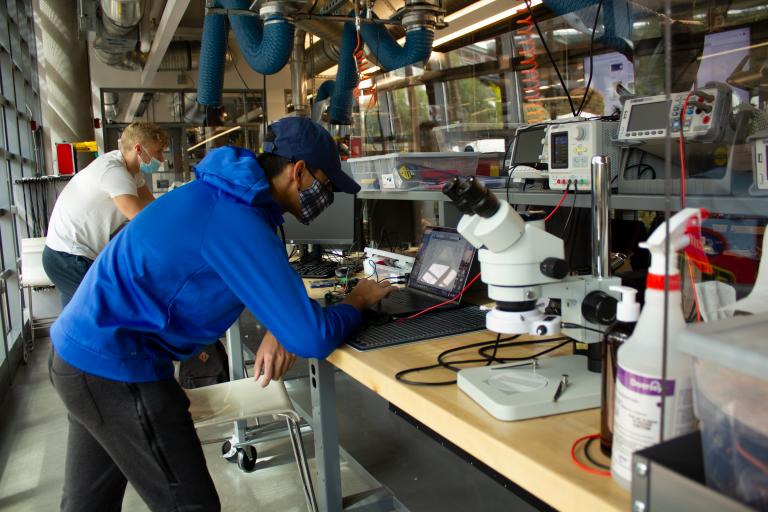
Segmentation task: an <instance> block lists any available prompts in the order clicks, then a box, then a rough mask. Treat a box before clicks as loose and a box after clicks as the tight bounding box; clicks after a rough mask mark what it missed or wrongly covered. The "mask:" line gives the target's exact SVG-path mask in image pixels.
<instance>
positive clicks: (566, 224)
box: [560, 181, 578, 241]
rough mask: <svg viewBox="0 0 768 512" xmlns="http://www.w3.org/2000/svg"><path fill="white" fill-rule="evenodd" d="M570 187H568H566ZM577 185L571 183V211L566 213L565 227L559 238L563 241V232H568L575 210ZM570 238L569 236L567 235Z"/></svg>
mask: <svg viewBox="0 0 768 512" xmlns="http://www.w3.org/2000/svg"><path fill="white" fill-rule="evenodd" d="M568 186H570V185H568ZM577 188H578V184H577V183H576V181H574V182H573V202H571V209H570V211H569V212H568V218H566V219H565V226H563V231H562V232H561V233H560V238H561V239H562V240H563V241H565V238H564V237H565V232H566V231H567V230H568V225H569V224H570V223H571V217H572V216H573V210H575V209H576V192H577ZM569 237H570V234H569Z"/></svg>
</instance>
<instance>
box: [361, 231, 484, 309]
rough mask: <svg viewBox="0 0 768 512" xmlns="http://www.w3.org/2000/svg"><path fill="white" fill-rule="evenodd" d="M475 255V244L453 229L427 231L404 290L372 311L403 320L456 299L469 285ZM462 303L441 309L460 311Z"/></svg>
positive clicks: (397, 292)
mask: <svg viewBox="0 0 768 512" xmlns="http://www.w3.org/2000/svg"><path fill="white" fill-rule="evenodd" d="M475 252H476V250H475V248H474V247H473V246H472V244H470V243H469V242H467V240H466V239H465V238H464V237H463V236H461V235H460V234H459V233H458V232H457V231H456V230H455V229H453V228H444V227H437V226H432V227H428V228H426V229H425V230H424V236H423V237H422V239H421V248H420V249H419V253H418V254H417V255H416V261H415V262H414V264H413V270H411V275H410V277H409V278H408V282H407V283H406V285H405V287H404V288H401V289H400V290H398V291H396V292H394V293H392V294H391V295H390V296H389V297H386V298H385V299H383V300H382V301H381V302H379V303H378V304H376V305H374V306H373V307H372V308H371V309H372V310H373V312H375V313H379V314H383V315H391V316H393V317H403V316H407V315H411V314H413V313H417V312H419V311H421V310H423V309H426V308H428V307H431V306H434V305H436V304H440V303H441V302H445V301H446V300H448V299H451V298H453V297H455V296H456V295H457V294H458V293H459V292H460V291H461V290H462V289H463V288H464V286H466V284H467V279H468V278H469V274H470V271H471V268H472V261H473V260H474V257H475ZM459 302H461V298H459V299H458V300H456V301H455V302H452V303H450V304H445V305H443V306H441V307H440V308H439V309H440V310H442V309H448V308H454V307H457V306H458V305H459Z"/></svg>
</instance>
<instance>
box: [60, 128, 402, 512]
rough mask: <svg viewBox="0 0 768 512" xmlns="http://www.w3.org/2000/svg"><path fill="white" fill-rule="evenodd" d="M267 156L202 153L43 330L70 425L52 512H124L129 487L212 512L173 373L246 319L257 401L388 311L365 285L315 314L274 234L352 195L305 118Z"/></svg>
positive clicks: (280, 132)
mask: <svg viewBox="0 0 768 512" xmlns="http://www.w3.org/2000/svg"><path fill="white" fill-rule="evenodd" d="M265 150H266V153H264V154H262V155H259V156H256V155H255V154H253V153H252V152H250V151H248V150H246V149H242V148H236V147H223V148H219V149H216V150H214V151H212V152H211V153H210V154H209V155H208V156H206V157H205V159H203V161H202V162H200V164H199V165H197V167H196V168H195V172H196V175H197V180H196V181H194V182H192V183H191V184H189V185H185V186H184V187H181V188H179V189H178V190H175V191H173V192H171V193H168V194H166V195H164V196H163V197H161V198H160V199H158V200H157V201H154V202H153V203H152V204H151V205H149V206H148V207H147V208H146V209H145V210H144V211H143V212H142V214H141V215H139V216H137V217H136V218H135V219H134V220H133V221H131V222H130V223H129V224H128V226H127V227H126V228H125V229H124V230H123V231H122V232H121V233H120V234H119V235H118V236H117V237H115V239H114V240H113V241H112V242H111V243H110V244H109V245H108V246H107V247H106V249H105V250H104V251H103V252H102V253H101V254H100V255H99V257H98V258H97V259H96V261H95V262H94V264H93V266H92V267H91V269H90V271H89V272H88V274H87V275H86V277H85V279H84V280H83V282H82V284H81V285H80V287H79V288H78V289H77V292H76V293H75V295H74V297H73V298H72V301H71V302H70V303H69V305H68V306H67V307H66V308H65V309H64V311H63V312H62V314H61V316H60V317H59V319H58V320H57V322H56V323H55V324H54V325H53V327H52V329H51V338H52V340H53V351H52V354H51V362H50V375H51V381H52V382H53V385H54V387H55V388H56V391H57V392H58V394H59V396H60V397H61V399H62V401H63V402H64V405H65V406H66V408H67V410H68V412H69V433H68V441H67V459H66V467H65V479H64V480H65V482H64V492H63V497H62V501H61V510H64V511H78V512H83V511H90V510H93V511H100V512H102V511H112V510H115V511H118V510H120V509H121V504H122V499H123V494H124V492H125V487H126V483H127V481H130V482H131V484H132V485H133V487H134V488H135V489H136V490H137V491H138V493H139V495H140V496H141V497H142V498H143V499H144V501H145V502H146V503H147V505H148V506H149V508H150V509H152V510H177V511H187V510H190V511H191V510H200V511H206V512H208V511H216V510H219V509H220V505H219V499H218V495H217V494H216V489H215V488H214V486H213V482H212V480H211V478H210V475H209V474H208V470H207V468H206V464H205V459H204V457H203V452H202V449H201V448H200V443H199V440H198V438H197V435H196V433H195V429H194V426H193V423H192V419H191V417H190V415H189V411H188V406H189V401H188V400H187V398H186V395H185V394H184V392H183V391H182V390H181V388H180V387H179V385H178V383H177V382H176V381H175V380H174V379H173V364H172V361H173V360H182V359H187V358H189V357H191V356H193V355H195V354H196V353H197V352H198V351H199V350H200V349H201V348H202V347H203V346H205V345H207V344H210V343H211V342H213V341H214V340H216V339H217V338H219V337H220V336H221V334H222V333H223V332H224V331H225V330H226V329H227V328H228V327H229V326H230V325H231V324H232V323H233V322H234V321H235V320H236V319H237V318H238V317H239V316H240V313H241V312H242V310H243V307H244V306H247V307H248V309H250V310H251V312H253V314H254V315H255V316H256V317H257V318H258V319H259V320H260V321H261V323H262V324H264V326H265V327H266V328H267V329H268V330H269V333H268V335H267V336H266V338H265V339H264V341H263V342H262V346H261V348H260V349H259V353H258V354H257V356H256V369H255V372H254V373H255V374H256V375H257V376H258V375H259V374H263V376H262V385H266V383H267V382H268V381H269V380H270V379H277V378H280V377H281V376H282V375H283V374H284V373H285V371H286V370H287V369H288V368H289V367H290V365H291V364H292V361H293V358H294V357H295V356H294V354H296V355H300V356H303V357H317V358H324V357H326V356H327V355H328V354H330V353H331V351H333V350H334V349H335V348H336V346H337V345H338V344H339V343H340V342H341V341H342V340H344V339H345V338H346V337H347V336H349V335H350V334H351V333H352V332H353V331H354V329H355V328H356V327H357V326H358V324H359V322H360V311H362V310H363V309H365V308H367V307H369V306H370V305H372V304H375V303H376V302H378V301H379V300H381V299H382V298H383V297H385V296H386V295H387V294H388V293H389V292H391V291H392V288H390V287H388V285H387V284H386V283H376V282H373V281H368V280H362V281H360V283H359V284H358V285H357V286H356V287H355V289H354V290H353V291H352V293H350V294H349V295H348V296H347V298H346V299H345V300H344V301H343V302H342V303H340V304H337V305H334V306H329V307H325V308H323V307H321V306H320V305H319V304H318V303H317V302H315V301H314V300H311V299H310V298H309V297H308V296H307V293H306V289H305V288H304V284H303V283H302V281H301V279H300V278H299V277H298V275H297V274H296V272H295V271H294V270H293V268H292V267H291V266H290V264H289V263H288V260H287V257H286V251H285V246H284V244H283V242H282V241H281V240H280V238H279V237H278V235H277V234H276V231H277V229H278V228H279V226H280V225H281V224H282V222H283V217H282V215H283V214H284V213H290V214H293V215H295V216H296V217H297V218H298V219H299V220H300V221H302V222H304V223H307V224H308V223H309V222H311V221H312V219H314V218H315V217H317V215H319V214H320V212H322V210H323V209H324V208H326V207H327V206H328V205H329V204H331V203H332V202H333V193H334V191H337V192H345V193H355V192H357V191H358V190H359V186H358V185H357V184H356V183H355V182H354V181H353V180H351V179H350V178H349V177H348V176H347V175H346V174H345V173H344V172H343V171H342V170H341V165H340V163H339V158H338V154H337V150H336V145H335V143H334V142H333V140H332V139H331V137H330V135H329V134H328V132H326V131H325V130H324V129H323V128H322V127H320V126H319V125H317V124H316V123H313V122H312V121H310V120H308V119H304V118H298V117H291V118H284V119H282V120H280V121H278V122H276V123H274V124H273V125H272V126H271V132H270V134H269V135H268V140H267V142H266V143H265Z"/></svg>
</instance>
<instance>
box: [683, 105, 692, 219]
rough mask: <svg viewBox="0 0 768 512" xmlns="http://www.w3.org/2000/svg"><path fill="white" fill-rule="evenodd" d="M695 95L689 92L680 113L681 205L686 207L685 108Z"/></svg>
mask: <svg viewBox="0 0 768 512" xmlns="http://www.w3.org/2000/svg"><path fill="white" fill-rule="evenodd" d="M691 96H693V91H691V92H689V93H688V96H686V97H685V101H684V102H683V111H682V112H681V113H680V206H681V207H682V208H685V140H684V139H685V136H684V135H683V131H684V130H685V110H686V109H687V108H688V100H690V99H691Z"/></svg>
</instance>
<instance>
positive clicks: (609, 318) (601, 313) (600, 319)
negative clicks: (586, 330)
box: [581, 291, 617, 325]
mask: <svg viewBox="0 0 768 512" xmlns="http://www.w3.org/2000/svg"><path fill="white" fill-rule="evenodd" d="M616 303H617V301H616V299H614V298H613V297H611V296H610V295H608V294H607V293H605V292H601V291H594V292H589V293H588V294H587V296H586V297H584V300H583V301H582V302H581V315H582V316H583V317H584V318H585V319H586V320H587V321H588V322H592V323H593V324H602V325H608V324H612V323H613V322H615V321H616Z"/></svg>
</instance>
